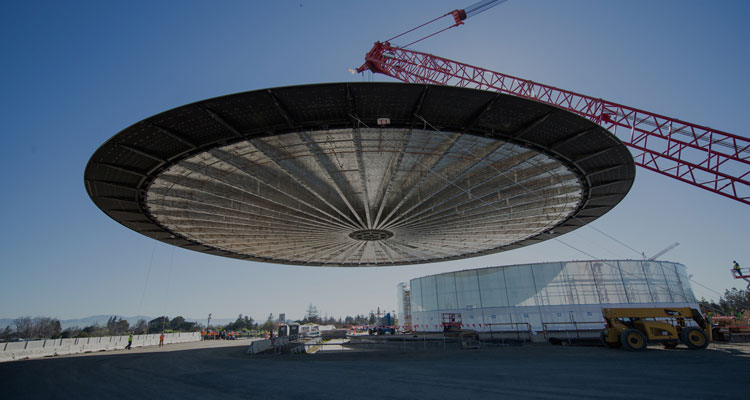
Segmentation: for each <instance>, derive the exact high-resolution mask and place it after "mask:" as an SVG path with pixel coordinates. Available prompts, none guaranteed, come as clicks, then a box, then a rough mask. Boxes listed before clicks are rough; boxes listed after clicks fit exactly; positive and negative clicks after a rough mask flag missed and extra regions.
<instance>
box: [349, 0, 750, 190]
mask: <svg viewBox="0 0 750 400" xmlns="http://www.w3.org/2000/svg"><path fill="white" fill-rule="evenodd" d="M503 1H505V0H500V1H498V0H495V1H492V0H485V1H480V2H479V3H476V4H474V5H472V6H470V7H467V8H466V9H464V10H454V11H451V12H449V13H447V14H445V15H443V16H441V17H438V18H436V19H434V20H432V21H429V22H427V23H425V24H422V25H420V26H418V27H416V28H414V29H411V30H409V31H406V32H404V33H403V34H401V35H398V36H395V37H393V38H391V39H389V40H387V41H385V42H376V43H375V46H374V47H373V48H372V50H370V52H369V53H367V55H366V56H365V63H364V64H363V65H362V66H361V67H359V68H358V69H357V72H364V71H367V70H369V71H372V72H374V73H380V74H384V75H388V76H391V77H393V78H396V79H399V80H401V81H404V82H412V83H428V84H436V85H453V86H459V87H470V88H475V89H483V90H493V91H497V92H501V93H507V94H511V95H515V96H518V97H523V98H527V99H531V100H536V101H539V102H543V103H546V104H550V105H553V106H556V107H559V108H562V109H565V110H568V111H571V112H573V113H575V114H578V115H580V116H583V117H585V118H588V119H589V120H591V121H593V122H595V123H597V124H599V125H601V126H602V127H604V128H606V129H607V130H609V131H610V132H612V133H613V134H615V135H616V136H617V137H618V138H619V139H620V140H621V141H622V142H623V143H624V144H625V145H627V146H628V147H630V148H631V149H632V150H633V158H634V159H635V163H636V165H638V166H640V167H643V168H646V169H648V170H651V171H654V172H657V173H660V174H662V175H666V176H669V177H671V178H674V179H677V180H679V181H682V182H685V183H689V184H691V185H694V186H697V187H700V188H702V189H705V190H708V191H710V192H713V193H716V194H719V195H722V196H725V197H729V198H731V199H734V200H737V201H740V202H742V203H745V204H748V205H750V139H749V138H747V137H743V136H739V135H734V134H731V133H727V132H723V131H720V130H717V129H713V128H709V127H707V126H701V125H697V124H693V123H690V122H685V121H681V120H679V119H676V118H670V117H667V116H664V115H659V114H656V113H652V112H649V111H645V110H640V109H637V108H634V107H628V106H625V105H622V104H618V103H614V102H611V101H607V100H603V99H599V98H594V97H591V96H586V95H583V94H579V93H576V92H572V91H569V90H563V89H558V88H555V87H552V86H549V85H544V84H540V83H536V82H532V81H530V80H527V79H521V78H517V77H514V76H510V75H506V74H503V73H500V72H494V71H490V70H488V69H484V68H480V67H475V66H473V65H469V64H464V63H460V62H457V61H452V60H448V59H445V58H442V57H438V56H435V55H432V54H427V53H421V52H418V51H414V50H409V49H407V48H406V47H408V46H410V45H412V44H414V43H417V42H419V41H421V40H424V39H426V38H428V37H431V36H434V35H436V34H438V33H440V32H443V31H445V30H448V29H450V28H454V27H457V26H459V25H462V24H463V21H464V20H465V19H466V18H467V17H470V16H472V15H476V14H478V13H480V12H482V11H485V10H487V9H488V8H490V7H493V6H495V5H497V4H500V3H502V2H503ZM446 16H452V17H453V19H454V21H455V23H454V24H453V25H451V26H449V27H447V28H444V29H441V30H439V31H437V32H435V33H432V34H430V35H428V36H425V37H423V38H421V39H419V40H416V41H414V42H411V43H409V44H407V45H405V46H402V47H398V46H393V45H391V44H390V41H391V40H393V39H395V38H397V37H400V36H402V35H404V34H406V33H409V32H412V31H414V30H416V29H419V28H421V27H423V26H426V25H428V24H431V23H433V22H435V21H437V20H439V19H441V18H443V17H446Z"/></svg>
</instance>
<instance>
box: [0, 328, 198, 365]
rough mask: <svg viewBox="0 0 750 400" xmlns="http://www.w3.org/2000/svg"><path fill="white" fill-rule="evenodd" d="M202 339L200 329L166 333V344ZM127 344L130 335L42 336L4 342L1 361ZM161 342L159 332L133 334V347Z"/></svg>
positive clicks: (0, 350)
mask: <svg viewBox="0 0 750 400" xmlns="http://www.w3.org/2000/svg"><path fill="white" fill-rule="evenodd" d="M200 340H201V336H200V333H199V332H179V333H166V334H164V344H173V343H186V342H197V341H200ZM127 344H128V337H127V336H103V337H91V338H69V339H42V340H29V341H26V342H10V343H0V362H3V361H13V360H24V359H31V358H42V357H51V356H58V355H66V354H80V353H91V352H97V351H108V350H122V349H124V348H125V346H127ZM158 344H159V334H151V335H133V347H143V346H156V345H158Z"/></svg>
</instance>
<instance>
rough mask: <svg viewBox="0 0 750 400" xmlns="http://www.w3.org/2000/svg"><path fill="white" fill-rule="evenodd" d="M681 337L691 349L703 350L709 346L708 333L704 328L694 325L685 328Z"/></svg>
mask: <svg viewBox="0 0 750 400" xmlns="http://www.w3.org/2000/svg"><path fill="white" fill-rule="evenodd" d="M680 339H682V343H684V344H685V346H687V347H688V349H690V350H703V349H705V348H706V347H708V335H706V332H703V329H700V328H697V327H694V326H691V327H687V328H685V329H683V330H682V333H681V334H680Z"/></svg>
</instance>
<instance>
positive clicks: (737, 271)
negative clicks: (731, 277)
mask: <svg viewBox="0 0 750 400" xmlns="http://www.w3.org/2000/svg"><path fill="white" fill-rule="evenodd" d="M732 263H733V265H732V270H733V271H734V273H735V275H737V276H741V275H742V270H741V268H740V264H738V263H737V261H732Z"/></svg>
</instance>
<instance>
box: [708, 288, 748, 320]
mask: <svg viewBox="0 0 750 400" xmlns="http://www.w3.org/2000/svg"><path fill="white" fill-rule="evenodd" d="M698 304H699V305H700V306H701V308H702V309H703V311H705V312H711V313H713V314H720V315H737V314H738V313H742V312H744V311H745V310H750V290H748V289H737V288H732V289H731V290H729V289H727V290H725V291H724V295H723V296H720V297H719V301H718V302H715V301H713V300H711V301H708V300H706V299H705V298H703V299H701V300H700V301H699V302H698Z"/></svg>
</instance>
